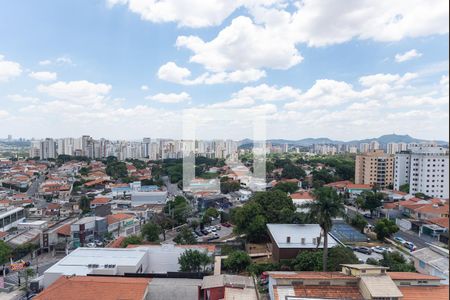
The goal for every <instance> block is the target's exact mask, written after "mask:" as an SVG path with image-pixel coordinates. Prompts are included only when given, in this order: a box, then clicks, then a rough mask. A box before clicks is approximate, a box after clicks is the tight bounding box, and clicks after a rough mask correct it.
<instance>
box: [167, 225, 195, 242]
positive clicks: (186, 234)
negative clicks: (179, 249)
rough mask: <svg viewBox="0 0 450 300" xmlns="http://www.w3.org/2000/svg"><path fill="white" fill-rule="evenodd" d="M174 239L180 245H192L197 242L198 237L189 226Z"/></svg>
mask: <svg viewBox="0 0 450 300" xmlns="http://www.w3.org/2000/svg"><path fill="white" fill-rule="evenodd" d="M173 241H174V242H175V243H177V244H179V245H192V244H195V243H197V239H196V238H195V236H194V235H193V234H192V232H191V230H190V229H189V227H183V229H182V230H181V231H180V233H178V234H177V236H176V237H175V238H174V239H173Z"/></svg>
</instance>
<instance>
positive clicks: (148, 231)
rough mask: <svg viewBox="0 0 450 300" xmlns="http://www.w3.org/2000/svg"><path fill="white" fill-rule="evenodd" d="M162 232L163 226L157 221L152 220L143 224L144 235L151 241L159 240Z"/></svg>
mask: <svg viewBox="0 0 450 300" xmlns="http://www.w3.org/2000/svg"><path fill="white" fill-rule="evenodd" d="M160 233H161V227H159V226H158V225H157V224H155V223H152V222H150V223H147V224H145V225H144V226H142V236H143V237H144V239H146V240H147V241H149V242H157V241H158V240H159V234H160Z"/></svg>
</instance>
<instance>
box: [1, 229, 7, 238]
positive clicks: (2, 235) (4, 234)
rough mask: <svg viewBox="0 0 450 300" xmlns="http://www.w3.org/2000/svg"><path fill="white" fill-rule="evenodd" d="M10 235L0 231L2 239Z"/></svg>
mask: <svg viewBox="0 0 450 300" xmlns="http://www.w3.org/2000/svg"><path fill="white" fill-rule="evenodd" d="M7 235H8V233H7V232H4V231H0V239H2V238H4V237H5V236H7Z"/></svg>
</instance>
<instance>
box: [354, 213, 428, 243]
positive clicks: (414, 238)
mask: <svg viewBox="0 0 450 300" xmlns="http://www.w3.org/2000/svg"><path fill="white" fill-rule="evenodd" d="M347 208H348V209H347V215H348V216H350V217H354V216H355V215H356V214H357V213H359V214H361V215H363V214H365V213H368V212H366V211H359V212H356V209H355V208H354V207H347ZM365 219H366V220H367V222H368V223H369V224H370V225H375V223H376V222H377V220H378V219H377V218H373V219H369V218H365ZM394 236H398V237H401V238H403V239H405V240H407V241H409V242H412V243H414V245H416V247H417V249H420V248H425V247H428V244H427V243H431V242H433V240H432V239H431V238H429V237H427V236H421V237H419V236H418V235H417V234H416V233H414V232H409V231H401V230H400V231H399V232H397V233H396V234H394Z"/></svg>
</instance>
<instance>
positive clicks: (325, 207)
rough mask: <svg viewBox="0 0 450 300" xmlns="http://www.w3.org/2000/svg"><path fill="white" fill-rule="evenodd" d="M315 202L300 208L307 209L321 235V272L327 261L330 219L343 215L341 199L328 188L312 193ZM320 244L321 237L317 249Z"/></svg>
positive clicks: (331, 224)
mask: <svg viewBox="0 0 450 300" xmlns="http://www.w3.org/2000/svg"><path fill="white" fill-rule="evenodd" d="M314 197H315V200H314V201H312V202H309V203H306V204H304V205H303V206H302V207H303V208H307V209H309V215H310V216H311V217H312V218H313V219H315V220H317V223H318V224H319V225H320V228H321V229H322V233H321V236H322V235H323V271H324V272H326V270H327V260H328V233H329V232H330V230H331V227H332V226H333V222H332V219H333V218H336V217H337V216H339V215H342V214H343V211H344V203H343V200H342V198H341V197H340V196H339V195H338V194H337V193H336V191H335V190H333V189H332V188H330V187H322V188H319V189H317V190H315V191H314ZM320 243H321V237H319V240H318V242H317V247H318V246H319V245H320Z"/></svg>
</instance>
